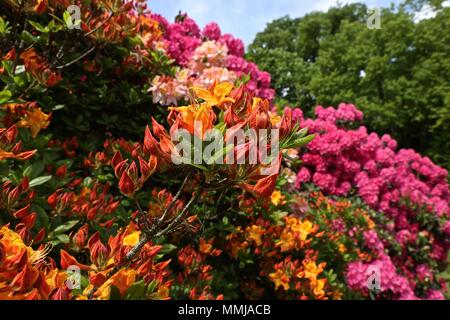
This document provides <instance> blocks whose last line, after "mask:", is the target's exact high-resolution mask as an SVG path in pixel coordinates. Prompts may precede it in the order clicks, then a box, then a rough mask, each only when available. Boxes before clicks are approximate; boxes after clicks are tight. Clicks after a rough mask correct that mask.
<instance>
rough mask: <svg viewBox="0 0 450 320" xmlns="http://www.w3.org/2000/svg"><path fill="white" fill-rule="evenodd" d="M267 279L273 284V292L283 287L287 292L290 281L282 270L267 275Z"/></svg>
mask: <svg viewBox="0 0 450 320" xmlns="http://www.w3.org/2000/svg"><path fill="white" fill-rule="evenodd" d="M269 278H270V279H271V280H272V281H273V283H274V284H275V290H277V289H278V288H279V287H283V289H284V290H285V291H287V290H289V281H290V279H289V277H288V276H287V275H286V273H285V272H284V271H283V270H281V269H278V270H277V271H276V272H273V273H271V274H269Z"/></svg>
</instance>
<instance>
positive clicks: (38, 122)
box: [17, 107, 50, 138]
mask: <svg viewBox="0 0 450 320" xmlns="http://www.w3.org/2000/svg"><path fill="white" fill-rule="evenodd" d="M49 118H50V115H49V114H45V113H43V112H42V110H41V108H38V107H35V108H32V109H31V110H29V111H26V115H25V118H23V119H22V120H20V121H19V122H18V124H17V126H18V127H20V128H30V130H31V136H32V137H33V138H36V136H37V135H38V133H39V131H41V130H42V129H45V128H47V127H48V125H49V124H50V121H49Z"/></svg>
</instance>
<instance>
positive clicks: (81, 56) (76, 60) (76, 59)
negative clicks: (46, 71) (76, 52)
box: [56, 46, 96, 69]
mask: <svg viewBox="0 0 450 320" xmlns="http://www.w3.org/2000/svg"><path fill="white" fill-rule="evenodd" d="M95 48H96V47H95V46H93V47H92V48H90V49H89V50H88V51H86V52H85V53H83V54H82V55H80V56H79V57H78V58H75V59H74V60H72V61H70V62H68V63H66V64H63V65H62V66H57V67H56V69H64V68H66V67H68V66H70V65H72V64H74V63H75V62H78V61H79V60H81V59H83V58H84V57H86V56H87V55H88V54H89V53H91V52H92V51H94V50H95Z"/></svg>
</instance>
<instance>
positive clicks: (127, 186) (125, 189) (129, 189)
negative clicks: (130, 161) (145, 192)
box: [119, 172, 136, 198]
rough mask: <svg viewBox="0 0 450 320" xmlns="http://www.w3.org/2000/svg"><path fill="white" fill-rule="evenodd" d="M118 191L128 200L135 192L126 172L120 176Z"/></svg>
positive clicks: (134, 187)
mask: <svg viewBox="0 0 450 320" xmlns="http://www.w3.org/2000/svg"><path fill="white" fill-rule="evenodd" d="M119 189H120V191H121V192H122V193H123V194H124V195H126V196H127V197H130V198H131V197H132V196H133V194H134V192H135V189H136V186H135V184H134V182H133V180H131V178H130V176H129V175H128V173H127V172H124V173H122V176H121V177H120V180H119Z"/></svg>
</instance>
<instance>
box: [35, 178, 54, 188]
mask: <svg viewBox="0 0 450 320" xmlns="http://www.w3.org/2000/svg"><path fill="white" fill-rule="evenodd" d="M51 178H52V176H41V177H37V178H34V179H33V180H31V181H30V188H32V187H36V186H39V185H41V184H44V183H46V182H47V181H49V180H50V179H51Z"/></svg>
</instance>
